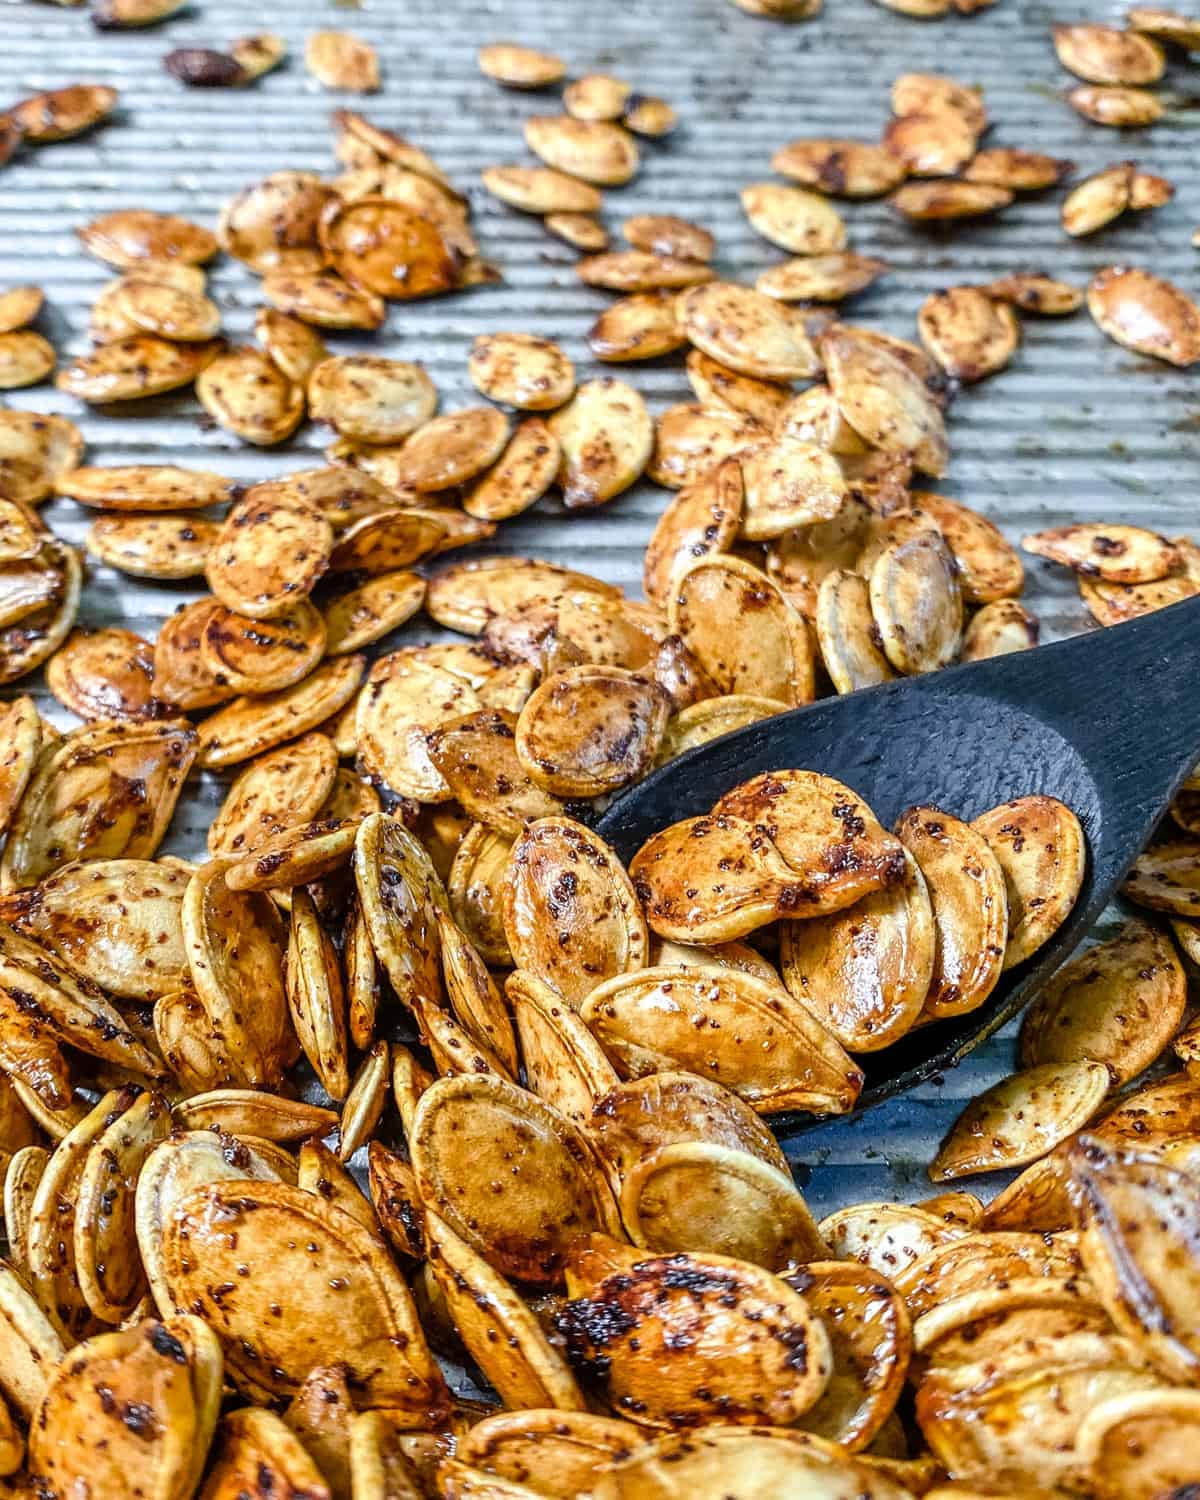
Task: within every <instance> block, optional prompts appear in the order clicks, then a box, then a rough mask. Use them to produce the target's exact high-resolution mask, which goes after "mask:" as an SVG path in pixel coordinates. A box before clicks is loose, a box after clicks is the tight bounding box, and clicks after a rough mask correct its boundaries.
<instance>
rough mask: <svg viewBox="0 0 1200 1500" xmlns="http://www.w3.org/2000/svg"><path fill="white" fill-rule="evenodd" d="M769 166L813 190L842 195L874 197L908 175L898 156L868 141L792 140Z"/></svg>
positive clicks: (899, 182)
mask: <svg viewBox="0 0 1200 1500" xmlns="http://www.w3.org/2000/svg"><path fill="white" fill-rule="evenodd" d="M771 166H772V168H773V169H774V170H775V171H776V172H778V173H779V174H780V175H781V176H783V177H790V178H791V179H792V181H793V182H798V183H800V184H801V185H802V186H804V187H807V188H812V189H813V190H814V191H815V192H819V193H829V194H830V195H831V196H833V197H844V198H877V197H879V196H880V195H881V194H883V193H890V192H891V191H892V189H893V188H897V187H899V186H900V184H901V183H902V182H903V181H904V179H905V177H906V176H907V175H908V171H907V168H906V167H905V165H904V163H903V162H902V161H901V160H900V158H899V157H898V156H896V155H894V154H893V153H892V152H891V151H889V150H887V148H886V147H884V146H877V145H874V144H873V143H871V142H868V141H847V140H802V141H792V142H791V144H790V145H787V146H781V147H780V148H779V150H778V151H776V153H775V155H774V156H773V157H772V158H771Z"/></svg>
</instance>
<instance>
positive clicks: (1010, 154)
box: [963, 146, 1075, 193]
mask: <svg viewBox="0 0 1200 1500" xmlns="http://www.w3.org/2000/svg"><path fill="white" fill-rule="evenodd" d="M1074 170H1075V163H1074V162H1073V161H1065V160H1063V159H1062V158H1060V157H1056V156H1045V155H1043V154H1042V153H1041V152H1040V151H1019V150H1016V149H1015V148H1013V147H1012V146H996V147H993V148H992V149H991V150H989V151H977V152H976V153H975V155H974V156H973V157H972V158H971V160H970V162H969V163H968V164H967V168H966V171H965V172H964V173H963V176H964V177H965V178H966V180H967V181H968V182H986V183H989V184H990V185H991V186H992V187H1002V188H1009V189H1011V190H1012V191H1013V192H1014V193H1040V192H1044V191H1045V189H1046V188H1052V187H1055V186H1056V185H1057V184H1058V183H1060V182H1062V181H1063V180H1064V179H1065V178H1067V177H1070V175H1071V173H1072V172H1074Z"/></svg>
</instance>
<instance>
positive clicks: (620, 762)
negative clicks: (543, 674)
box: [516, 666, 670, 797]
mask: <svg viewBox="0 0 1200 1500" xmlns="http://www.w3.org/2000/svg"><path fill="white" fill-rule="evenodd" d="M669 712H670V702H669V700H668V698H667V695H666V693H665V691H664V690H663V689H662V688H661V687H659V685H658V684H657V683H656V682H654V681H652V680H651V679H649V678H647V677H642V676H639V675H638V674H637V673H635V672H628V671H624V670H622V669H621V668H620V667H606V666H580V667H570V668H567V669H566V670H564V671H560V672H555V673H552V674H551V675H550V676H549V677H547V678H546V679H545V681H544V682H543V683H542V684H541V686H540V687H539V688H538V689H537V690H536V691H535V692H534V693H533V695H532V696H531V697H530V699H529V701H528V702H527V703H526V704H525V706H524V708H522V710H521V716H520V719H519V720H518V722H517V728H516V753H517V758H518V760H519V761H520V763H521V765H522V766H523V767H524V768H525V771H526V772H527V773H528V775H529V776H530V777H531V778H532V780H533V781H534V782H536V783H537V785H538V786H540V787H543V788H544V789H545V790H546V791H549V792H553V793H555V794H556V795H557V796H560V797H598V796H601V795H602V794H604V793H605V792H610V791H615V790H616V789H617V788H618V787H621V786H625V785H627V784H628V783H629V782H631V781H635V780H637V779H638V778H639V777H640V776H642V775H644V774H645V772H646V771H648V770H649V769H650V767H651V766H652V765H653V763H654V758H655V756H656V755H657V753H658V747H659V744H660V742H661V740H662V736H663V732H664V730H665V729H666V725H667V716H668V714H669Z"/></svg>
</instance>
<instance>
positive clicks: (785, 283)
mask: <svg viewBox="0 0 1200 1500" xmlns="http://www.w3.org/2000/svg"><path fill="white" fill-rule="evenodd" d="M887 272H888V265H887V262H886V261H882V260H875V259H873V258H872V257H870V256H868V255H856V254H855V253H854V251H852V250H844V251H834V252H832V253H828V254H818V255H811V256H809V255H805V256H801V257H799V258H797V259H796V260H787V261H784V262H783V263H782V264H781V265H778V266H772V267H771V268H770V270H767V271H764V272H763V273H762V275H761V276H760V277H759V278H758V280H757V281H756V282H755V283H754V285H755V286H756V287H757V289H758V290H759V291H760V292H765V293H766V294H767V296H768V297H775V298H777V299H778V300H779V301H780V302H840V301H841V300H842V299H843V298H844V297H852V296H853V295H854V294H855V293H856V292H861V291H865V290H866V288H867V287H869V286H872V285H873V284H874V283H875V282H876V281H878V280H879V278H880V277H881V276H886V275H887Z"/></svg>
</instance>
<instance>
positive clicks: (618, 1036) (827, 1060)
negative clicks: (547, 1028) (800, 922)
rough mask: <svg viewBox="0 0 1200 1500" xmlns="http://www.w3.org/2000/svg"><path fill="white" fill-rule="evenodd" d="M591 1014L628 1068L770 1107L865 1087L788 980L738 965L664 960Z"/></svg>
mask: <svg viewBox="0 0 1200 1500" xmlns="http://www.w3.org/2000/svg"><path fill="white" fill-rule="evenodd" d="M640 857H641V856H640V855H639V859H640ZM635 863H636V862H635ZM693 868H694V867H693ZM636 878H637V876H636V874H635V879H636ZM655 878H656V880H657V881H659V882H661V874H660V875H656V877H655ZM650 915H651V919H652V921H653V918H654V910H653V908H651V913H650ZM655 930H656V931H657V930H658V926H657V924H655ZM582 1016H583V1020H584V1021H585V1022H586V1023H587V1025H588V1026H589V1027H590V1028H591V1029H592V1032H593V1033H594V1035H595V1037H596V1039H597V1041H599V1043H600V1045H601V1046H602V1047H603V1048H604V1050H605V1051H606V1052H607V1053H608V1055H609V1056H610V1057H611V1058H612V1059H613V1060H614V1061H615V1062H616V1063H617V1065H618V1066H619V1067H620V1069H621V1071H622V1073H623V1074H625V1075H626V1076H628V1077H634V1078H637V1077H643V1076H645V1075H647V1074H649V1073H654V1072H657V1071H660V1070H664V1069H665V1070H667V1071H669V1072H673V1071H676V1070H682V1071H686V1072H690V1073H696V1074H698V1075H700V1076H701V1077H703V1078H707V1079H712V1080H714V1081H716V1082H719V1083H721V1084H722V1085H723V1086H724V1087H725V1088H727V1089H729V1090H730V1091H731V1092H733V1093H734V1094H736V1095H737V1096H738V1097H739V1098H740V1099H743V1100H745V1102H746V1103H747V1104H749V1105H750V1106H751V1107H752V1108H753V1109H755V1110H756V1111H758V1112H759V1113H760V1114H771V1113H774V1112H777V1111H779V1110H788V1109H808V1110H816V1111H818V1112H820V1113H822V1114H840V1113H843V1112H844V1111H846V1110H848V1109H851V1108H853V1105H854V1101H855V1099H856V1098H857V1097H858V1092H859V1089H860V1088H861V1087H862V1077H863V1075H862V1072H861V1070H860V1069H859V1068H857V1067H856V1066H855V1065H854V1064H853V1063H852V1062H851V1061H850V1059H849V1058H848V1057H847V1056H846V1054H845V1053H844V1052H843V1050H842V1048H841V1046H840V1045H839V1043H838V1041H837V1040H836V1039H835V1037H834V1035H833V1033H832V1032H831V1031H830V1030H828V1029H827V1027H826V1026H825V1025H824V1024H823V1023H822V1021H821V1020H819V1019H817V1018H816V1017H815V1016H814V1015H812V1014H811V1013H810V1011H809V1010H808V1009H806V1008H805V1007H803V1006H800V1005H797V1004H796V1003H795V1002H793V1001H792V1000H791V999H790V997H789V996H788V995H787V994H786V992H785V991H784V990H783V989H782V988H781V987H780V986H779V984H778V981H776V982H774V983H771V982H768V981H764V980H762V979H759V978H757V977H755V976H754V975H752V974H746V973H742V972H739V971H738V970H734V969H726V970H721V971H719V972H718V971H707V972H705V971H702V970H698V969H694V968H686V967H682V968H681V967H675V966H672V965H660V966H659V967H656V968H650V969H643V970H641V971H640V972H636V973H628V974H623V975H617V976H615V977H614V978H612V979H609V980H608V981H607V982H606V983H604V984H602V985H599V986H597V987H596V988H595V989H593V990H592V991H591V992H590V993H589V994H588V996H587V997H586V999H585V1000H584V1003H583V1010H582ZM810 1249H811V1244H810Z"/></svg>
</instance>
